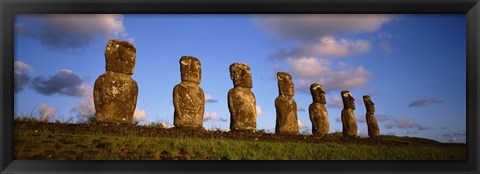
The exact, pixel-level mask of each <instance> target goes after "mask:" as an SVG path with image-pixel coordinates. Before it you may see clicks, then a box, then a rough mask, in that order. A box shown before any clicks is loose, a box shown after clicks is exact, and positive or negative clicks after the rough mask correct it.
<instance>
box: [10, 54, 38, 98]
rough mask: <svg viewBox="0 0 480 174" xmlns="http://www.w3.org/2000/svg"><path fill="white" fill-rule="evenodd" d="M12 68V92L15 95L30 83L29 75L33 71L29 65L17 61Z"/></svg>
mask: <svg viewBox="0 0 480 174" xmlns="http://www.w3.org/2000/svg"><path fill="white" fill-rule="evenodd" d="M13 66H14V69H13V74H14V75H13V79H14V91H15V93H17V92H20V91H22V90H23V88H24V87H25V86H27V84H28V83H29V82H30V79H31V77H30V74H29V73H30V72H32V71H33V70H34V69H33V68H32V67H31V66H30V65H28V64H26V63H24V62H22V61H19V60H17V61H15V63H14V65H13Z"/></svg>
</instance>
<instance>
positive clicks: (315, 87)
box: [310, 83, 327, 104]
mask: <svg viewBox="0 0 480 174" xmlns="http://www.w3.org/2000/svg"><path fill="white" fill-rule="evenodd" d="M310 93H312V99H313V103H321V104H327V101H326V99H325V91H323V87H322V85H321V84H320V83H313V84H312V85H310Z"/></svg>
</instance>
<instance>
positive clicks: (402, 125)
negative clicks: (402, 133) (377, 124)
mask: <svg viewBox="0 0 480 174" xmlns="http://www.w3.org/2000/svg"><path fill="white" fill-rule="evenodd" d="M415 125H416V123H415V120H413V119H403V118H402V119H395V120H393V121H392V122H390V123H388V124H386V125H385V128H387V129H391V128H394V127H395V128H399V129H410V128H414V127H415Z"/></svg>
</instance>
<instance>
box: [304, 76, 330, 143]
mask: <svg viewBox="0 0 480 174" xmlns="http://www.w3.org/2000/svg"><path fill="white" fill-rule="evenodd" d="M310 92H311V93H312V99H313V103H312V104H310V107H308V113H309V114H310V121H311V122H312V133H313V134H315V135H322V136H323V135H326V134H328V130H329V128H330V125H329V123H328V112H327V108H325V104H327V101H326V99H325V91H323V87H322V85H320V83H314V84H312V85H310Z"/></svg>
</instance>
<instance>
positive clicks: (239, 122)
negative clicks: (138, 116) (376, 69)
mask: <svg viewBox="0 0 480 174" xmlns="http://www.w3.org/2000/svg"><path fill="white" fill-rule="evenodd" d="M105 58H106V72H105V73H104V74H103V75H101V76H99V77H98V79H97V80H96V81H95V86H94V93H93V94H94V105H95V111H96V113H95V121H98V122H116V123H132V121H133V114H134V111H135V107H136V103H137V94H138V86H137V83H136V81H135V80H133V79H132V77H131V75H132V74H133V72H134V66H135V59H136V49H135V47H134V46H133V45H132V44H130V43H128V42H126V41H120V40H110V41H109V42H108V44H107V47H106V50H105ZM229 70H230V78H231V80H232V81H233V86H234V87H233V88H232V89H230V90H229V91H228V109H229V111H230V130H231V131H248V132H253V131H255V130H256V125H257V124H256V116H257V115H256V113H257V112H256V101H255V95H254V94H253V92H252V91H251V88H252V87H253V85H252V75H251V73H250V67H249V66H248V65H246V64H244V63H233V64H232V65H230V67H229ZM180 72H181V82H180V83H179V84H177V85H176V86H175V87H174V88H173V106H174V108H175V111H174V126H175V127H176V128H182V129H194V130H196V129H203V117H204V111H205V110H204V108H205V95H204V92H203V90H202V88H200V82H201V79H202V69H201V63H200V60H198V59H197V58H195V57H192V56H183V57H182V58H181V59H180ZM277 80H278V90H279V96H278V97H277V98H276V99H275V109H276V125H275V132H276V133H278V134H298V133H299V127H298V118H297V104H296V102H295V100H294V99H293V96H294V85H293V81H292V77H291V76H290V74H288V73H286V72H278V73H277ZM310 91H311V94H312V99H313V103H312V104H310V106H309V115H310V120H311V122H312V133H313V134H317V135H326V134H328V130H329V121H328V112H327V109H326V107H325V104H326V99H325V91H323V88H322V85H321V84H319V83H314V84H312V85H311V86H310ZM341 95H342V100H343V104H344V108H343V110H342V114H341V119H342V124H343V135H344V136H356V135H357V123H356V118H355V116H354V114H353V110H355V104H354V101H355V100H354V98H353V97H352V95H351V94H350V92H349V91H342V92H341ZM363 100H364V102H365V106H366V109H367V113H366V121H367V125H368V135H369V136H370V137H376V136H379V128H378V125H377V122H376V120H375V117H374V112H375V108H374V103H373V102H372V101H371V99H370V97H369V96H363Z"/></svg>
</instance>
